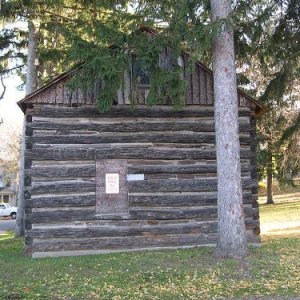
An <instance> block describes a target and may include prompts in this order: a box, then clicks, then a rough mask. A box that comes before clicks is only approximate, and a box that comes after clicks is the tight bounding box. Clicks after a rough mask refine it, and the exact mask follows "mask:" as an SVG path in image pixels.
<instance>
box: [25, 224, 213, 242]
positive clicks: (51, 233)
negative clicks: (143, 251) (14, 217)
mask: <svg viewBox="0 0 300 300" xmlns="http://www.w3.org/2000/svg"><path fill="white" fill-rule="evenodd" d="M217 229H218V226H217V222H202V223H199V224H175V225H165V226H162V225H160V226H145V227H140V226H139V227H133V226H110V227H109V226H102V227H100V226H99V227H87V228H76V227H62V228H54V229H52V228H47V229H32V230H30V231H28V232H26V236H28V237H31V238H39V239H49V238H75V239H77V238H86V237H89V238H101V237H121V236H124V237H126V236H128V237H130V236H145V235H147V236H149V235H157V234H160V235H164V234H191V233H194V234H195V233H210V232H217Z"/></svg>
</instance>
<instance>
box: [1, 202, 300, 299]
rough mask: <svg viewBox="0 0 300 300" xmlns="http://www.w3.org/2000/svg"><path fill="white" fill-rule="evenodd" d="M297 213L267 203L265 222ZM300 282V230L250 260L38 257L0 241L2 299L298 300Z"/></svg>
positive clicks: (266, 239) (190, 253)
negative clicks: (295, 299)
mask: <svg viewBox="0 0 300 300" xmlns="http://www.w3.org/2000/svg"><path fill="white" fill-rule="evenodd" d="M295 208H297V209H299V203H295V204H294V205H287V206H283V207H281V208H280V207H279V206H263V207H262V209H261V219H262V222H268V220H272V221H273V220H274V218H276V217H277V218H278V220H282V219H283V215H285V216H288V217H289V218H291V216H293V218H296V217H297V214H296V213H295ZM281 209H282V214H281V213H280V210H281ZM272 216H273V217H272ZM299 283H300V233H299V232H298V234H297V233H296V234H295V233H293V234H292V235H289V232H285V233H284V234H282V235H280V236H278V235H274V236H273V235H272V234H269V235H268V234H267V235H264V236H263V243H262V246H261V247H251V248H250V255H249V256H248V257H247V258H246V259H245V260H244V261H243V262H238V261H235V260H231V259H226V260H225V259H216V258H215V257H214V256H213V249H212V248H194V249H189V250H173V251H170V250H166V251H156V252H151V251H149V252H136V253H119V254H107V255H96V256H82V257H68V258H44V259H31V258H28V257H25V256H24V255H23V240H22V239H14V238H12V234H11V233H8V234H7V235H6V236H0V299H30V300H35V299H50V300H60V299H67V300H71V299H72V300H75V299H78V300H79V299H80V300H81V299H83V300H85V299H101V300H102V299H115V300H117V299H164V300H165V299H176V300H177V299H256V298H260V297H269V298H268V299H274V298H275V297H279V299H282V298H283V299H284V298H285V299H291V298H293V297H297V296H299V295H300V284H299ZM264 299H265V298H264ZM276 299H278V298H276Z"/></svg>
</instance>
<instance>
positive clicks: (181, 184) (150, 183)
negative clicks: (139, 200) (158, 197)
mask: <svg viewBox="0 0 300 300" xmlns="http://www.w3.org/2000/svg"><path fill="white" fill-rule="evenodd" d="M242 186H243V189H250V188H252V187H256V186H257V181H256V180H253V179H244V180H243V181H242ZM128 191H129V193H147V192H148V193H149V192H213V191H217V178H197V179H161V180H144V181H129V182H128Z"/></svg>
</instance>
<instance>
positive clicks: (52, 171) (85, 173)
mask: <svg viewBox="0 0 300 300" xmlns="http://www.w3.org/2000/svg"><path fill="white" fill-rule="evenodd" d="M25 174H28V175H29V174H30V175H31V176H36V177H49V178H53V177H95V175H96V165H95V163H93V164H87V165H75V166H70V165H68V166H64V165H55V166H51V165H47V166H38V167H37V166H33V167H32V168H31V169H29V170H26V171H25Z"/></svg>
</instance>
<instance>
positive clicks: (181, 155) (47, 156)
mask: <svg viewBox="0 0 300 300" xmlns="http://www.w3.org/2000/svg"><path fill="white" fill-rule="evenodd" d="M252 155H253V153H252V152H251V151H249V150H248V149H241V158H242V159H250V158H251V156H252ZM26 158H27V159H29V160H37V161H41V160H57V161H61V160H92V159H163V160H174V159H175V160H177V159H178V160H202V159H205V160H214V159H216V153H215V150H214V149H208V150H206V149H204V150H202V149H197V148H191V149H189V148H188V149H187V148H179V149H176V148H170V149H165V148H162V149H160V148H158V147H148V148H146V147H136V148H135V147H129V148H122V147H121V146H119V147H118V148H113V147H103V148H97V149H93V148H91V146H90V145H87V147H85V148H55V147H47V148H44V147H39V148H37V147H36V148H34V149H32V150H27V152H26Z"/></svg>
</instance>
